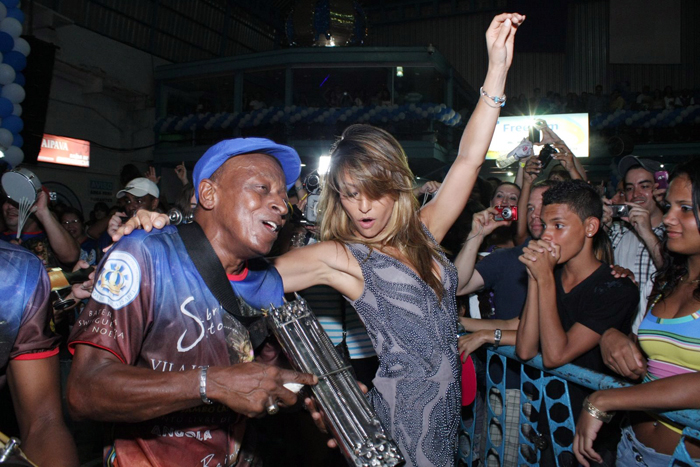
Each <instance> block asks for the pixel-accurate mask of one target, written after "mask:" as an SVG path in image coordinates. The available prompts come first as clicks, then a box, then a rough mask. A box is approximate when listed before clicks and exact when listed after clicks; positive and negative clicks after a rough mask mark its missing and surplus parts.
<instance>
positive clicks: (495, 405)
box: [459, 346, 700, 466]
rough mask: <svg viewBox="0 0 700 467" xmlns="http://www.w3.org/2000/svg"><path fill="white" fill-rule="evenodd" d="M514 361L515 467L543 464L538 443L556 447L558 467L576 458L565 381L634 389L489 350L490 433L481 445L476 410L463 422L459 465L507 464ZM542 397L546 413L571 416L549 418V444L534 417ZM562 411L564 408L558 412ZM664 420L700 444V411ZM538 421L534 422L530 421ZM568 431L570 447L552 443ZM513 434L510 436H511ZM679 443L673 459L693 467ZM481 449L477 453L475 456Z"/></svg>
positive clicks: (669, 414)
mask: <svg viewBox="0 0 700 467" xmlns="http://www.w3.org/2000/svg"><path fill="white" fill-rule="evenodd" d="M508 360H514V361H516V362H518V363H519V364H520V374H521V379H520V407H519V410H518V413H519V424H518V428H519V429H518V437H519V441H518V446H519V449H518V454H517V465H519V466H520V465H539V463H540V449H538V447H537V446H536V444H540V443H541V442H543V441H544V442H545V443H549V445H551V446H552V448H553V453H554V458H555V460H556V462H557V466H559V465H560V460H561V458H562V456H567V454H566V453H568V455H570V456H571V458H573V448H572V443H571V441H573V434H574V433H575V425H574V419H573V414H572V411H571V403H570V400H569V390H568V385H567V384H566V382H567V381H568V382H572V383H576V384H579V385H581V386H584V387H586V388H589V389H592V390H599V389H610V388H620V387H626V386H631V384H630V383H627V382H625V381H622V380H620V379H617V378H613V377H611V376H608V375H603V374H601V373H596V372H594V371H591V370H588V369H586V368H581V367H578V366H576V365H572V364H567V365H564V366H561V367H559V368H556V369H548V368H545V367H544V365H543V363H542V357H541V356H540V355H538V356H537V357H535V358H533V359H532V360H529V361H527V362H524V361H522V360H520V359H519V358H518V357H517V355H516V354H515V347H512V346H506V347H499V348H498V349H488V350H487V360H486V368H487V370H486V393H485V397H484V399H485V409H484V411H485V416H486V419H487V431H486V437H485V439H484V440H480V438H481V436H480V432H481V429H482V427H481V426H476V425H477V420H478V419H479V417H477V416H476V415H477V414H476V410H478V408H477V409H476V410H475V411H474V414H473V415H474V416H471V417H470V419H469V421H467V422H465V420H462V430H461V433H460V439H459V450H460V453H459V454H460V460H461V461H462V462H463V463H464V464H465V465H467V466H471V465H472V462H473V461H474V460H475V458H476V455H477V454H478V455H479V458H480V459H482V460H483V463H484V465H488V461H487V457H490V458H491V459H492V462H493V460H495V461H497V462H498V465H499V466H503V465H504V462H503V460H504V451H505V444H506V443H505V439H506V437H507V436H508V435H509V433H508V432H507V429H512V427H510V426H506V421H505V419H506V368H507V361H508ZM494 363H496V367H497V368H500V369H502V372H500V371H499V372H498V373H497V374H494V372H493V364H494ZM526 367H531V368H532V369H531V370H526ZM552 383H553V384H554V385H558V386H559V389H560V390H558V391H554V392H556V394H552V392H553V391H548V390H547V388H548V387H551V386H550V385H552ZM543 398H544V403H545V407H546V410H547V413H548V414H549V413H551V410H552V408H553V407H554V406H555V405H557V404H561V405H562V406H563V407H564V408H565V409H566V413H568V415H567V416H566V417H565V418H564V419H563V420H561V419H560V420H558V421H557V420H552V417H549V416H548V417H547V420H548V422H549V430H548V432H549V433H550V434H551V435H550V439H547V440H542V437H541V436H537V434H538V433H540V430H539V429H538V428H539V427H538V422H537V419H536V417H531V416H530V415H531V413H532V412H531V409H533V408H534V409H535V410H537V411H539V409H540V405H541V403H542V399H543ZM560 408H561V407H560ZM659 413H661V414H663V416H664V417H666V418H668V419H670V420H672V421H674V422H677V423H679V424H681V425H684V426H685V427H686V428H685V429H684V430H683V435H684V437H690V438H695V439H697V440H700V431H698V430H700V411H699V410H679V411H672V412H659ZM531 418H534V420H531ZM566 431H569V433H568V435H569V436H564V437H563V438H564V439H570V440H571V441H569V442H568V444H566V445H562V444H561V437H558V438H559V441H558V442H557V441H555V440H554V435H553V434H554V433H557V432H559V433H560V434H561V433H562V432H564V433H565V432H566ZM511 435H512V434H511ZM683 440H684V438H681V441H680V442H679V444H678V446H677V447H676V451H675V453H674V455H673V458H674V460H678V461H682V462H685V463H687V464H690V465H694V463H693V461H692V459H691V457H690V455H689V454H688V451H687V450H686V448H685V444H684V442H683ZM475 449H478V450H479V452H478V453H477V452H475ZM672 464H673V462H672Z"/></svg>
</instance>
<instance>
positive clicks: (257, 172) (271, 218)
mask: <svg viewBox="0 0 700 467" xmlns="http://www.w3.org/2000/svg"><path fill="white" fill-rule="evenodd" d="M222 168H223V169H224V170H223V172H222V173H221V174H220V175H219V176H217V177H216V180H215V181H214V183H215V184H216V185H218V190H220V192H221V193H222V194H221V196H219V197H218V199H217V205H216V206H215V207H214V212H213V214H214V215H216V216H217V218H216V221H217V222H218V224H219V225H220V226H222V227H224V228H225V229H226V231H227V234H228V235H229V236H230V238H231V245H229V246H230V247H231V249H232V250H234V251H235V252H236V254H237V255H238V257H239V258H255V257H257V256H263V255H266V254H267V253H269V252H270V250H271V249H272V245H273V243H274V242H275V240H276V239H277V233H278V232H279V230H280V229H281V228H282V226H284V222H285V215H286V214H287V211H288V208H287V187H286V184H285V180H284V172H283V171H282V167H280V165H279V163H278V162H277V160H276V159H275V158H274V157H271V156H268V155H266V154H245V155H241V156H236V157H232V158H231V159H229V160H228V161H227V162H226V163H225V164H224V165H223V166H222Z"/></svg>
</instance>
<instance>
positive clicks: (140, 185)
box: [117, 177, 160, 217]
mask: <svg viewBox="0 0 700 467" xmlns="http://www.w3.org/2000/svg"><path fill="white" fill-rule="evenodd" d="M159 196H160V190H158V185H156V184H155V183H153V182H152V181H151V180H149V179H147V178H144V177H139V178H135V179H133V180H132V181H130V182H129V183H127V184H126V187H124V189H123V190H121V191H119V192H118V193H117V199H121V198H124V197H126V199H125V201H124V211H126V215H127V216H128V217H134V213H135V212H136V211H138V210H139V209H146V210H147V211H155V210H156V209H157V208H158V197H159Z"/></svg>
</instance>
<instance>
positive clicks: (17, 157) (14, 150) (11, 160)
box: [4, 146, 24, 167]
mask: <svg viewBox="0 0 700 467" xmlns="http://www.w3.org/2000/svg"><path fill="white" fill-rule="evenodd" d="M4 152H5V162H7V163H8V164H10V165H11V166H12V167H17V166H18V165H20V164H21V163H22V161H23V160H24V151H22V150H21V149H20V148H18V147H17V146H10V147H9V148H7V150H6V151H4Z"/></svg>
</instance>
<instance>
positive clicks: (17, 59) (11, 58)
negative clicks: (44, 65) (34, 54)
mask: <svg viewBox="0 0 700 467" xmlns="http://www.w3.org/2000/svg"><path fill="white" fill-rule="evenodd" d="M0 1H2V0H0ZM2 61H3V63H7V64H8V65H10V66H11V67H12V68H14V69H15V71H22V70H24V68H25V67H26V66H27V57H25V56H24V55H22V54H21V53H19V52H17V51H14V50H13V51H11V52H7V53H6V54H5V55H4V56H3V59H2Z"/></svg>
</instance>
